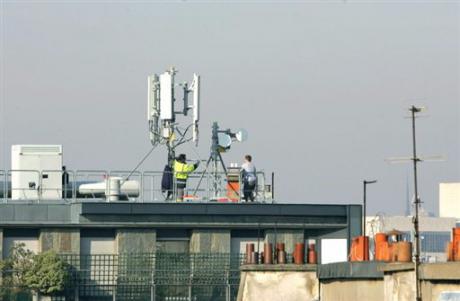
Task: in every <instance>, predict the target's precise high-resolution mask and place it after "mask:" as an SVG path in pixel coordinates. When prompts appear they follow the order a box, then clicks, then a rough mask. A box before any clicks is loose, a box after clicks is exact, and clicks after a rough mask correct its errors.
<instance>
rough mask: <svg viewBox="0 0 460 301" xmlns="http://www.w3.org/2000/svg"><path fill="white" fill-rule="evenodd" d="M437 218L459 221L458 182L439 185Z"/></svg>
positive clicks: (459, 198)
mask: <svg viewBox="0 0 460 301" xmlns="http://www.w3.org/2000/svg"><path fill="white" fill-rule="evenodd" d="M439 216H440V217H455V218H456V219H457V220H460V182H457V183H440V184H439Z"/></svg>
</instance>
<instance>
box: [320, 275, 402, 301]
mask: <svg viewBox="0 0 460 301" xmlns="http://www.w3.org/2000/svg"><path fill="white" fill-rule="evenodd" d="M363 288H365V289H363ZM320 292H321V299H320V300H321V301H358V300H366V301H381V300H383V299H384V296H383V281H382V280H370V279H365V280H357V279H348V280H340V279H337V280H327V281H321V288H320ZM400 300H409V299H400Z"/></svg>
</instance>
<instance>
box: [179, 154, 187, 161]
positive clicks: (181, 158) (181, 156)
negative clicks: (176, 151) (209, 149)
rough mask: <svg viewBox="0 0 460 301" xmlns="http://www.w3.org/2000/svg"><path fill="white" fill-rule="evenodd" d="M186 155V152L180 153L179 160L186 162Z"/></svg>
mask: <svg viewBox="0 0 460 301" xmlns="http://www.w3.org/2000/svg"><path fill="white" fill-rule="evenodd" d="M185 160H186V157H185V154H180V155H179V157H177V161H179V162H185Z"/></svg>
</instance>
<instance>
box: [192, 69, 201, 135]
mask: <svg viewBox="0 0 460 301" xmlns="http://www.w3.org/2000/svg"><path fill="white" fill-rule="evenodd" d="M199 121H200V76H199V75H197V74H193V133H192V135H193V141H195V142H198V122H199Z"/></svg>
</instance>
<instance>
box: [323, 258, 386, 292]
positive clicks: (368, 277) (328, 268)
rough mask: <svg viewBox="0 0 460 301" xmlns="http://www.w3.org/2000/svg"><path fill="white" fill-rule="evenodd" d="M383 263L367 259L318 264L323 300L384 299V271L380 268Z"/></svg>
mask: <svg viewBox="0 0 460 301" xmlns="http://www.w3.org/2000/svg"><path fill="white" fill-rule="evenodd" d="M381 264H382V263H380V262H373V261H366V262H338V263H330V264H324V265H320V266H318V278H319V282H320V291H321V300H322V301H356V300H366V301H381V300H383V298H384V297H383V294H384V289H383V286H384V284H383V272H381V271H379V269H378V268H379V265H381ZM363 288H366V289H363Z"/></svg>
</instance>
